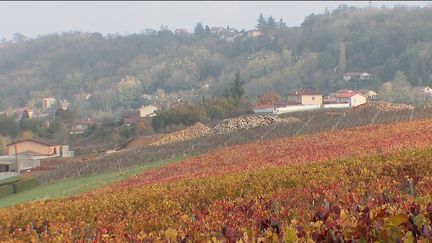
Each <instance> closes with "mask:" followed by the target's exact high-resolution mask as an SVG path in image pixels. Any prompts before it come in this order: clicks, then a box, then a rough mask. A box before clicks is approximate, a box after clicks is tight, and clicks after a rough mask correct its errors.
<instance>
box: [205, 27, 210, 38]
mask: <svg viewBox="0 0 432 243" xmlns="http://www.w3.org/2000/svg"><path fill="white" fill-rule="evenodd" d="M204 34H205V36H210V27H209V26H208V25H206V26H205V30H204Z"/></svg>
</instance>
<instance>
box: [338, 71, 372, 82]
mask: <svg viewBox="0 0 432 243" xmlns="http://www.w3.org/2000/svg"><path fill="white" fill-rule="evenodd" d="M343 78H344V80H345V81H349V80H351V79H360V80H371V79H373V76H372V75H371V74H369V73H367V72H353V73H345V74H344V76H343Z"/></svg>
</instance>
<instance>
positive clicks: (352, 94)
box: [336, 92, 364, 98]
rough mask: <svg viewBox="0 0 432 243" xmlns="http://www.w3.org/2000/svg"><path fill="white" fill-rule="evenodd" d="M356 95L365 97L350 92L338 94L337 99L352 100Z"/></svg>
mask: <svg viewBox="0 0 432 243" xmlns="http://www.w3.org/2000/svg"><path fill="white" fill-rule="evenodd" d="M355 95H361V96H364V95H362V94H360V93H358V92H350V93H341V94H338V95H337V96H336V97H337V98H351V97H353V96H355Z"/></svg>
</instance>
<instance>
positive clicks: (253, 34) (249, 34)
mask: <svg viewBox="0 0 432 243" xmlns="http://www.w3.org/2000/svg"><path fill="white" fill-rule="evenodd" d="M246 35H247V37H249V38H256V37H258V36H260V35H261V32H260V31H259V30H257V29H254V30H249V31H247V32H246Z"/></svg>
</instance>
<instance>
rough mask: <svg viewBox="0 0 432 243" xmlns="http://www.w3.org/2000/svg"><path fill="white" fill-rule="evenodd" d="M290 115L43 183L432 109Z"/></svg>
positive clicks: (65, 169) (114, 158)
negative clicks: (285, 119) (285, 120)
mask: <svg viewBox="0 0 432 243" xmlns="http://www.w3.org/2000/svg"><path fill="white" fill-rule="evenodd" d="M286 116H294V117H297V118H299V119H300V120H301V121H302V122H298V123H292V124H275V125H270V126H265V127H257V128H252V129H241V130H239V131H235V132H233V133H230V134H218V135H209V136H202V137H199V138H195V139H192V140H188V141H181V142H177V143H172V144H164V145H160V146H146V147H139V148H135V149H132V150H128V151H126V152H119V153H114V154H109V155H107V156H105V157H103V158H100V159H97V160H94V161H92V162H91V163H79V162H77V163H68V164H65V165H64V166H61V167H60V168H58V169H56V170H54V171H50V172H48V173H46V174H44V175H42V176H41V177H40V181H41V183H49V182H53V181H56V180H62V179H70V178H75V177H80V176H86V175H93V174H99V173H103V172H106V171H112V170H115V169H121V168H127V167H129V166H139V165H145V164H148V163H153V162H154V161H159V160H165V159H171V158H176V157H181V156H186V155H188V156H190V155H196V154H204V153H209V152H212V151H215V150H217V149H220V148H223V147H226V146H231V145H241V144H245V143H256V142H261V141H266V140H273V139H279V138H290V137H294V136H298V135H308V134H315V133H318V132H323V131H337V130H341V129H347V128H353V127H358V126H370V125H376V124H389V123H394V122H402V121H415V120H422V119H428V118H432V109H431V108H422V109H415V110H403V111H388V112H383V111H379V110H376V109H373V108H365V109H361V110H355V111H353V110H319V111H311V112H298V113H290V114H288V115H286Z"/></svg>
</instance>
